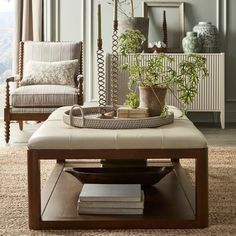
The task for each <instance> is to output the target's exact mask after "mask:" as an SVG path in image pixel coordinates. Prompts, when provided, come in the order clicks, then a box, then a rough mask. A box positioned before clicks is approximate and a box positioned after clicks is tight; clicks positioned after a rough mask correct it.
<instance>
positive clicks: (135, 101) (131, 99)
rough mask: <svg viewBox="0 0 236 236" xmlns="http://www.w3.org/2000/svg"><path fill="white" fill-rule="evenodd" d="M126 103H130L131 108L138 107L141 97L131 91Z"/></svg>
mask: <svg viewBox="0 0 236 236" xmlns="http://www.w3.org/2000/svg"><path fill="white" fill-rule="evenodd" d="M125 105H129V106H130V107H131V108H137V107H138V105H139V98H138V95H137V93H135V92H133V91H131V92H130V93H129V94H127V99H126V100H125Z"/></svg>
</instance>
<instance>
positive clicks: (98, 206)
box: [77, 184, 144, 215]
mask: <svg viewBox="0 0 236 236" xmlns="http://www.w3.org/2000/svg"><path fill="white" fill-rule="evenodd" d="M77 209H78V214H95V215H96V214H97V215H98V214H99V215H100V214H111V215H141V214H143V209H144V193H143V191H142V190H141V185H140V184H84V186H83V188H82V190H81V193H80V196H79V200H78V208H77Z"/></svg>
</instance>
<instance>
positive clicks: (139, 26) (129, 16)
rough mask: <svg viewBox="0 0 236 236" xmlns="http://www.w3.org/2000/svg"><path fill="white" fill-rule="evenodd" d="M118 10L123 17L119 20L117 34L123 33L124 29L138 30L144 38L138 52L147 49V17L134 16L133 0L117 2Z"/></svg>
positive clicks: (119, 0)
mask: <svg viewBox="0 0 236 236" xmlns="http://www.w3.org/2000/svg"><path fill="white" fill-rule="evenodd" d="M113 2H114V0H112V1H110V3H113ZM118 9H119V11H120V12H121V13H122V15H123V16H124V17H123V18H122V19H121V20H119V32H120V33H123V32H124V31H125V30H126V29H135V30H139V31H140V32H141V33H142V34H143V35H144V36H145V40H144V42H143V44H142V46H141V47H139V51H140V52H142V51H146V50H147V49H148V29H149V19H148V18H147V17H137V16H135V6H134V0H118ZM133 52H136V51H133Z"/></svg>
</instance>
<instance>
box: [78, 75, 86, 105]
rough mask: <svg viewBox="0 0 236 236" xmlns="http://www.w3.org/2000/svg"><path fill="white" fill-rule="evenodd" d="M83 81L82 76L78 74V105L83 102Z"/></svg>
mask: <svg viewBox="0 0 236 236" xmlns="http://www.w3.org/2000/svg"><path fill="white" fill-rule="evenodd" d="M83 81H84V76H83V75H78V76H77V82H78V104H79V105H83V103H84V95H83Z"/></svg>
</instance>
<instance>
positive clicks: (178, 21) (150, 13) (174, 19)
mask: <svg viewBox="0 0 236 236" xmlns="http://www.w3.org/2000/svg"><path fill="white" fill-rule="evenodd" d="M163 11H165V12H166V13H165V14H166V16H167V20H166V21H168V41H167V42H165V40H166V39H165V36H167V34H166V32H165V31H166V30H165V28H166V26H165V14H164V15H163ZM143 16H144V17H149V41H151V42H155V41H158V40H163V41H164V43H165V44H168V49H169V50H168V51H172V52H176V51H177V52H179V51H182V39H183V38H184V2H163V1H148V0H144V1H143ZM162 16H163V18H162ZM168 16H171V17H169V18H168ZM163 36H164V38H163V39H162V37H163Z"/></svg>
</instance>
